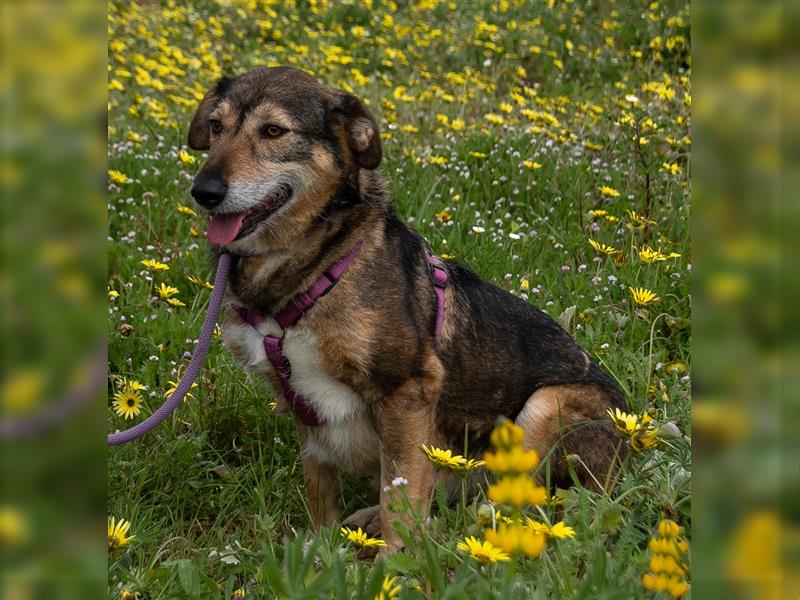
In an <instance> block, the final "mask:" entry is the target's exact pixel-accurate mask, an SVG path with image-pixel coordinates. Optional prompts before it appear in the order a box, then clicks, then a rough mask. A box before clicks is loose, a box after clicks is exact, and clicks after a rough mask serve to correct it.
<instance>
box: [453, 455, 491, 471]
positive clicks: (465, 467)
mask: <svg viewBox="0 0 800 600" xmlns="http://www.w3.org/2000/svg"><path fill="white" fill-rule="evenodd" d="M485 464H486V463H485V462H484V461H482V460H475V459H474V458H469V459H467V460H465V461H464V463H463V464H461V465H459V466H458V467H455V470H456V471H460V472H462V473H468V472H470V471H474V470H475V469H478V468H480V467H482V466H484V465H485Z"/></svg>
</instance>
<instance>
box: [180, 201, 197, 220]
mask: <svg viewBox="0 0 800 600" xmlns="http://www.w3.org/2000/svg"><path fill="white" fill-rule="evenodd" d="M175 210H177V211H178V212H179V213H181V214H182V215H188V216H190V217H196V216H197V213H196V212H195V211H194V209H192V208H189V207H188V206H184V205H183V204H179V205H178V206H177V208H176V209H175Z"/></svg>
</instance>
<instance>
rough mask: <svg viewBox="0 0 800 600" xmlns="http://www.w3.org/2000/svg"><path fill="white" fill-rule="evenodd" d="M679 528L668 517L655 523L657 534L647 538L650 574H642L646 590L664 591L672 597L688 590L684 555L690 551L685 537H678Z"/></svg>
mask: <svg viewBox="0 0 800 600" xmlns="http://www.w3.org/2000/svg"><path fill="white" fill-rule="evenodd" d="M680 534H681V527H680V526H679V525H678V524H677V523H675V521H672V520H670V519H662V520H661V521H659V523H658V534H657V535H655V536H654V537H652V538H651V539H650V542H649V543H648V545H647V547H648V549H649V550H650V571H651V572H650V573H645V574H644V575H643V576H642V585H643V586H644V588H645V589H646V590H650V591H653V592H666V593H667V594H669V595H670V596H672V597H674V598H679V597H681V596H683V595H684V594H685V593H686V592H687V591H688V589H689V584H688V583H687V582H686V581H685V579H684V577H685V576H686V574H687V573H688V566H687V565H686V563H685V557H686V555H687V553H688V552H689V547H688V544H687V543H686V540H684V539H681V538H680V537H678V536H680Z"/></svg>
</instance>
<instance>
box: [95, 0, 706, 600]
mask: <svg viewBox="0 0 800 600" xmlns="http://www.w3.org/2000/svg"><path fill="white" fill-rule="evenodd" d="M368 5H372V7H371V9H370V8H368ZM109 10H110V21H109V31H110V38H109V64H110V71H109V169H110V182H109V186H108V189H109V206H108V208H109V251H108V277H109V281H108V286H109V290H111V291H113V292H117V293H118V295H117V296H116V297H114V298H112V299H110V301H109V332H108V335H109V372H110V379H109V411H108V422H109V430H114V429H117V428H125V427H127V426H130V425H131V424H132V423H136V422H139V421H140V420H141V419H143V418H145V417H146V416H147V415H148V414H150V412H152V411H153V410H155V409H156V408H157V406H158V405H159V404H160V403H161V402H162V401H163V398H164V394H165V392H166V391H167V389H168V388H169V387H170V383H169V382H170V381H176V380H177V379H178V378H179V377H180V374H181V372H182V369H183V368H184V366H185V365H186V363H187V362H188V358H187V356H188V354H189V353H190V352H191V351H192V349H193V343H192V339H193V338H194V337H195V336H196V335H197V332H198V331H199V328H200V324H201V322H202V318H203V314H204V309H205V306H206V303H207V300H208V293H209V292H208V290H207V289H206V288H205V287H203V286H202V285H198V284H196V283H193V282H192V281H190V280H189V279H188V278H189V277H190V276H191V277H192V278H195V279H196V280H198V281H200V282H202V281H207V280H211V278H212V273H211V272H210V268H209V263H208V258H207V251H206V243H205V239H204V231H205V223H204V222H203V219H202V217H200V216H197V215H192V214H191V212H190V211H187V210H184V211H183V212H181V211H179V210H178V207H179V206H185V207H189V208H191V207H192V201H191V198H190V196H189V194H188V189H189V187H190V183H191V179H192V177H193V173H194V172H195V171H196V170H197V168H198V167H199V165H200V164H201V163H202V160H203V158H202V156H200V155H198V154H197V153H193V152H187V150H188V149H187V148H186V146H185V143H186V142H185V138H186V130H187V127H188V122H189V119H190V118H191V115H192V111H193V109H194V108H195V107H196V105H197V102H198V100H199V98H200V97H202V94H203V93H204V91H205V90H206V89H207V88H208V87H209V86H210V85H212V84H213V82H214V81H215V80H216V79H217V78H218V77H220V76H221V75H222V74H223V73H225V74H236V73H239V72H242V71H244V70H246V69H248V68H251V67H254V66H271V65H278V64H289V65H294V66H298V67H301V68H304V69H306V70H309V71H310V72H312V73H314V74H315V75H317V76H318V77H320V78H321V79H322V80H323V81H325V82H326V83H327V84H328V85H331V86H338V87H344V88H345V89H348V90H350V91H352V92H353V93H355V94H357V95H359V96H360V97H363V98H365V99H366V100H367V101H368V102H369V104H370V106H371V108H372V110H373V112H374V113H375V115H376V117H377V118H378V120H379V122H380V124H381V128H382V132H383V148H384V162H383V163H382V165H381V167H380V168H381V170H382V172H383V173H384V174H385V176H386V178H387V179H388V181H389V184H390V187H391V189H392V192H393V195H394V198H395V201H396V203H397V206H398V211H399V214H400V215H402V217H404V218H406V219H407V220H408V222H409V223H410V224H411V225H412V226H414V227H415V228H417V229H418V230H419V231H421V232H422V233H423V234H424V235H425V236H426V237H427V239H428V240H429V241H430V242H431V244H432V246H433V248H434V249H435V250H436V251H437V252H439V253H440V254H442V255H445V256H452V257H455V258H456V259H457V260H459V261H462V262H464V263H465V264H467V265H469V266H470V267H471V268H473V269H474V270H475V271H476V272H477V273H478V274H479V275H481V276H482V277H484V278H485V279H487V280H489V281H491V282H493V283H494V284H496V285H498V286H500V287H502V288H504V289H507V290H509V291H510V292H511V293H514V294H516V295H518V296H521V297H523V298H526V299H528V300H529V301H530V302H531V303H533V304H534V305H536V306H538V307H540V308H541V309H543V310H545V311H547V312H548V313H549V314H550V315H552V316H553V317H555V318H560V320H561V321H562V323H563V324H564V326H565V327H567V328H568V329H569V331H570V332H571V333H572V334H573V335H574V336H575V338H576V339H577V341H578V342H579V343H580V344H581V345H582V346H583V347H584V348H585V349H586V350H587V351H589V352H590V353H591V354H592V355H593V356H594V357H596V358H597V360H599V361H600V362H601V364H602V365H603V366H604V367H605V368H606V369H607V370H608V371H609V372H610V373H612V374H613V376H614V377H615V378H616V379H617V380H618V381H619V382H620V384H621V385H622V387H623V389H624V390H625V391H626V394H627V395H628V397H629V402H630V405H631V412H633V413H642V412H644V411H648V412H649V413H650V414H651V415H652V416H653V417H654V419H655V423H656V424H657V425H658V426H664V425H666V424H669V423H673V424H674V425H676V426H677V433H676V430H675V429H674V428H673V427H672V425H667V426H666V429H665V430H664V431H665V433H670V432H671V433H672V434H673V435H671V436H668V435H663V436H661V438H660V439H659V442H658V444H657V445H656V446H655V447H653V448H650V449H647V450H645V451H643V452H641V453H634V454H631V455H630V456H629V458H628V459H627V462H626V464H625V466H624V469H623V470H622V473H621V475H620V478H619V481H618V485H616V486H615V487H614V488H613V489H611V486H609V489H607V490H606V491H605V492H604V493H602V494H595V493H592V492H589V491H587V490H584V489H578V488H573V489H571V490H565V491H562V492H560V495H561V496H562V497H563V498H564V499H565V502H566V507H565V509H564V510H563V514H560V516H559V518H563V519H564V520H565V521H566V522H567V524H569V525H570V526H571V527H573V528H574V530H575V532H576V536H575V537H574V538H573V539H565V540H559V541H558V543H555V544H551V545H550V546H549V547H548V549H547V550H546V551H545V552H544V553H543V554H542V555H541V556H540V557H539V558H535V559H533V558H515V559H514V560H512V561H510V562H509V563H505V564H495V565H493V564H489V565H483V566H481V565H478V564H477V563H476V562H474V561H472V560H471V559H469V558H466V557H465V555H464V553H462V552H459V551H458V550H457V549H456V545H457V543H458V542H459V541H460V540H462V539H463V538H464V537H465V536H466V535H475V536H478V537H481V534H482V529H483V528H482V527H481V526H480V525H479V524H478V511H479V510H481V508H480V507H481V505H483V504H485V503H486V502H487V501H486V498H485V496H484V495H483V494H481V495H479V496H478V497H477V498H475V499H468V500H466V501H465V502H463V503H460V504H459V505H458V506H448V505H447V504H446V503H445V502H443V501H442V499H441V498H440V497H439V496H440V495H438V496H437V498H438V501H435V502H434V509H433V511H432V516H433V518H432V520H431V522H430V523H429V524H427V525H426V526H425V528H424V533H423V534H422V535H421V536H418V537H417V538H415V539H414V540H412V541H410V543H409V546H408V548H407V550H406V551H405V552H404V553H403V554H399V555H395V556H394V557H391V558H389V559H388V560H378V561H375V562H372V561H359V560H357V559H356V557H355V554H354V550H353V549H352V548H351V547H349V546H348V545H347V544H346V543H344V542H343V540H342V538H341V536H340V534H339V531H338V529H337V528H334V529H331V530H323V531H321V532H320V533H318V534H315V535H311V534H309V533H308V528H309V519H308V511H307V508H306V505H305V504H304V496H303V483H302V477H301V469H300V461H299V456H298V452H297V441H296V436H295V433H294V431H293V426H292V424H291V420H290V419H289V418H287V417H285V416H277V415H275V414H273V412H272V410H271V408H270V405H269V403H270V400H271V395H270V392H269V390H268V389H267V387H266V385H265V384H264V382H262V381H259V380H256V379H255V378H252V377H250V376H247V375H245V374H244V373H243V371H242V369H241V368H240V367H239V365H238V364H237V363H236V362H235V360H234V359H233V357H232V356H230V355H229V354H228V353H227V352H226V351H225V349H224V348H223V347H222V345H221V344H220V343H215V344H214V345H213V347H212V350H211V352H210V354H209V356H208V358H207V360H206V367H205V369H204V370H203V373H202V375H201V377H200V379H199V380H198V386H197V388H195V389H194V390H193V397H192V398H190V399H188V401H186V402H184V404H183V405H182V406H181V407H180V408H179V409H178V411H177V412H176V413H175V414H174V416H173V417H172V418H171V419H168V420H167V422H166V423H165V424H163V425H162V426H161V427H160V428H159V429H158V430H157V431H156V432H155V433H153V434H150V435H149V436H148V437H146V438H144V439H143V440H141V441H139V442H135V443H132V444H128V445H126V446H122V447H117V448H113V449H111V450H110V452H109V514H110V515H114V516H116V517H118V518H120V517H122V518H125V519H128V520H130V521H131V522H132V527H131V533H132V534H134V535H135V538H133V540H132V541H131V542H130V543H129V544H127V545H125V546H123V547H122V548H120V549H118V550H116V551H114V552H113V553H112V554H111V555H110V556H109V590H110V591H109V593H110V594H111V595H113V596H116V597H118V596H120V595H124V593H126V592H130V593H131V594H133V595H138V597H142V598H179V597H186V598H198V597H209V598H218V597H220V595H222V596H223V597H227V598H230V597H232V596H233V594H234V591H235V590H242V591H243V592H244V593H246V594H248V595H249V597H274V596H276V595H277V596H281V597H291V598H312V597H337V598H339V597H355V598H373V597H375V596H376V595H377V593H378V591H379V587H380V585H381V582H382V581H383V578H384V576H386V575H392V576H397V577H398V579H397V580H396V584H397V585H399V587H400V592H399V597H401V598H413V597H420V596H423V597H435V598H531V597H533V598H563V597H574V598H609V599H610V598H638V597H647V596H649V595H652V594H653V593H652V592H648V591H646V590H645V589H644V588H643V586H642V575H643V574H644V573H646V572H648V568H649V567H648V561H649V558H650V554H649V552H648V550H647V544H648V540H649V538H650V537H651V536H652V535H653V534H654V530H655V527H656V525H657V523H658V521H659V519H663V518H669V519H673V520H675V521H677V522H678V523H679V524H680V525H681V526H682V527H683V528H684V530H685V533H686V535H687V536H688V535H689V530H690V515H689V510H690V503H691V491H690V473H691V465H690V446H689V435H690V422H689V413H690V402H689V396H690V383H689V376H688V371H687V369H688V363H689V331H688V325H687V324H688V317H689V311H690V291H689V281H688V279H689V275H690V270H691V269H690V264H691V249H690V247H689V245H688V239H689V238H688V230H689V175H690V165H689V162H688V153H689V148H690V140H689V137H688V136H689V127H690V120H689V118H690V110H691V109H690V96H689V87H688V86H689V75H690V72H689V65H688V63H689V62H690V61H689V58H688V40H689V33H688V7H687V6H686V5H684V4H683V3H676V2H659V3H653V4H651V5H650V6H649V8H648V7H647V5H645V4H642V5H639V4H638V3H637V4H634V3H631V4H630V5H629V4H628V3H624V2H611V1H609V2H603V3H596V4H588V3H586V4H584V3H575V2H571V3H568V2H529V3H519V2H499V3H488V2H486V3H484V2H480V3H479V2H474V3H472V2H470V3H463V4H462V3H459V4H458V6H457V7H456V5H455V4H451V5H448V4H447V3H445V2H408V3H407V2H402V3H397V5H394V4H393V3H388V4H385V3H382V2H377V1H375V2H364V3H354V2H345V3H339V2H331V3H324V2H299V1H298V2H296V3H288V4H286V5H283V4H282V3H280V5H279V4H278V3H275V5H274V6H273V5H271V3H269V2H247V3H245V2H241V3H236V2H234V3H228V2H222V1H220V2H216V3H212V2H198V3H192V4H186V5H181V6H174V5H172V4H171V3H164V4H160V3H155V2H154V3H127V2H115V3H112V4H111V6H110V9H109ZM605 188H610V189H609V190H606V191H605V193H604V192H603V191H601V190H602V189H605ZM597 211H606V214H603V213H602V212H597ZM589 239H592V240H595V241H596V242H598V243H601V244H605V245H608V246H611V247H613V248H614V249H615V250H617V251H618V252H615V253H613V254H612V255H606V254H603V253H602V252H598V251H596V250H595V249H594V248H593V247H592V245H590V243H589ZM645 246H650V247H651V248H653V249H655V250H660V251H662V252H663V253H665V254H669V253H675V254H679V255H680V256H676V257H672V258H669V259H666V260H661V261H656V262H649V263H648V262H645V261H643V260H642V255H641V254H640V252H639V250H641V249H642V248H643V247H645ZM644 256H645V257H646V256H647V254H646V253H645V254H644ZM144 259H153V260H158V261H162V262H164V263H165V264H167V265H168V266H169V269H168V270H163V271H152V270H150V269H147V268H145V267H144V266H143V265H142V264H141V261H142V260H144ZM161 283H166V284H168V285H172V286H174V287H176V288H178V290H179V291H178V293H177V294H176V295H174V296H173V298H177V299H179V300H180V301H181V302H183V303H184V304H185V306H183V307H173V306H170V305H169V304H168V303H167V302H166V300H164V299H162V298H160V297H159V295H158V293H157V287H158V286H159V285H160V284H161ZM630 287H644V288H647V289H650V290H652V291H653V292H655V294H656V295H657V296H658V298H659V300H658V301H656V302H654V303H652V304H649V305H647V306H637V305H636V304H635V303H634V302H633V297H632V294H631V292H630V289H629V288H630ZM110 295H112V296H113V295H115V294H110ZM572 307H574V309H573V308H572ZM476 359H479V357H476ZM122 378H125V379H127V380H128V381H130V380H136V381H138V382H141V383H142V384H143V385H145V386H146V389H145V390H143V391H142V392H141V394H142V396H143V406H142V411H141V413H140V414H139V415H138V416H137V417H136V418H134V419H133V420H130V421H126V420H123V419H121V418H120V417H118V416H117V415H116V414H115V413H114V411H113V409H112V407H111V398H112V397H113V394H115V393H116V392H118V391H119V390H120V389H121V388H122V387H123V383H122ZM621 443H623V442H622V441H621ZM343 489H344V494H343V496H344V504H345V506H344V511H343V514H345V515H346V514H348V513H349V512H351V511H353V510H356V509H358V508H362V507H365V506H369V505H372V504H374V503H375V501H376V492H375V491H374V490H373V489H372V487H371V486H370V485H369V484H368V483H367V482H363V481H359V480H355V479H351V478H347V477H345V479H344V485H343ZM545 516H547V517H548V518H556V515H555V514H554V513H553V512H552V511H551V510H549V509H548V510H547V511H545ZM306 542H308V543H309V544H310V545H307V544H306ZM240 593H241V592H240Z"/></svg>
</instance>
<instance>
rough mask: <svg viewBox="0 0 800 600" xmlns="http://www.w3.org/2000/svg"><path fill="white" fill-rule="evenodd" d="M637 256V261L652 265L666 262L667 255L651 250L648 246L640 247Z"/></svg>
mask: <svg viewBox="0 0 800 600" xmlns="http://www.w3.org/2000/svg"><path fill="white" fill-rule="evenodd" d="M637 252H638V254H639V259H640V260H641V261H642V262H643V263H647V264H650V263H654V262H660V261H664V260H667V255H666V254H663V253H661V252H659V251H658V250H653V249H652V248H651V247H650V246H642V247H641V248H639V249H638V250H637Z"/></svg>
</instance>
